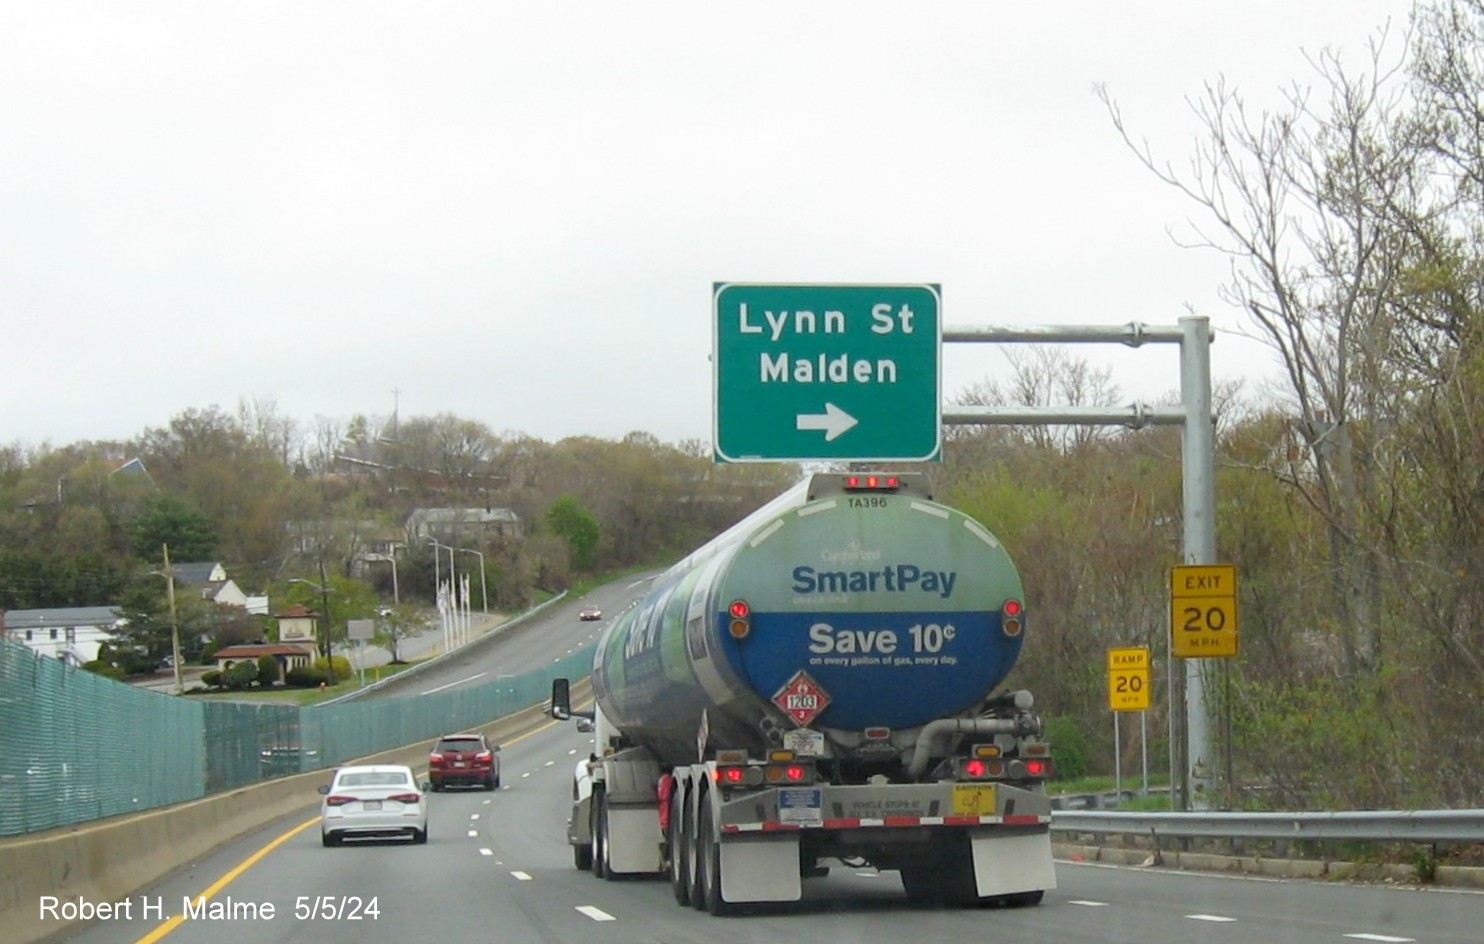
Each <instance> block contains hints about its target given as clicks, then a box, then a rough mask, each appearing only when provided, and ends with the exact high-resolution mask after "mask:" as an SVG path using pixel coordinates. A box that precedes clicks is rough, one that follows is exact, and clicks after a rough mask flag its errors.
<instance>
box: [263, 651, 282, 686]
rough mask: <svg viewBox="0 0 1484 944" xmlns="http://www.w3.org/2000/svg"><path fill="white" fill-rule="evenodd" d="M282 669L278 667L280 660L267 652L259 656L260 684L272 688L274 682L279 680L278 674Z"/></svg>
mask: <svg viewBox="0 0 1484 944" xmlns="http://www.w3.org/2000/svg"><path fill="white" fill-rule="evenodd" d="M280 671H281V670H280V669H279V667H278V660H277V659H276V658H274V657H273V656H270V655H268V654H267V653H266V652H265V653H263V654H262V655H260V656H258V684H259V685H261V686H263V687H264V688H272V687H273V684H274V683H275V682H277V681H278V675H279V672H280Z"/></svg>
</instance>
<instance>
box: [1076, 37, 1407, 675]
mask: <svg viewBox="0 0 1484 944" xmlns="http://www.w3.org/2000/svg"><path fill="white" fill-rule="evenodd" d="M1386 47H1387V33H1386V31H1385V30H1383V31H1382V32H1381V33H1380V34H1379V35H1378V36H1377V38H1376V39H1375V40H1374V41H1373V43H1372V44H1371V46H1370V47H1369V53H1370V55H1369V62H1368V66H1369V70H1368V71H1362V72H1359V73H1353V72H1351V71H1349V70H1347V68H1346V66H1345V64H1344V63H1343V62H1342V61H1341V58H1340V57H1339V55H1338V54H1336V53H1333V52H1330V51H1325V52H1322V53H1320V54H1318V55H1317V56H1314V57H1312V58H1311V59H1310V60H1309V61H1310V63H1311V65H1312V66H1313V69H1314V71H1315V73H1316V75H1317V77H1318V79H1319V82H1320V85H1321V89H1322V90H1323V91H1326V92H1327V93H1328V97H1327V99H1325V100H1323V101H1322V102H1320V103H1317V104H1316V103H1315V101H1314V99H1315V98H1316V95H1315V93H1314V92H1313V90H1312V89H1310V88H1308V87H1304V86H1301V85H1298V84H1294V85H1293V86H1291V87H1290V88H1288V89H1287V90H1286V92H1285V103H1286V104H1285V106H1284V107H1283V108H1281V109H1280V110H1277V111H1272V112H1263V113H1262V114H1260V115H1257V116H1253V115H1250V114H1249V113H1248V111H1247V108H1246V105H1245V102H1244V99H1243V97H1242V96H1241V95H1240V94H1238V93H1237V92H1236V91H1235V90H1232V89H1229V88H1228V87H1227V86H1226V84H1225V83H1224V82H1222V81H1218V82H1216V83H1214V84H1210V85H1208V86H1207V88H1206V91H1205V96H1204V97H1203V98H1202V99H1200V100H1198V101H1196V102H1193V103H1192V108H1193V110H1194V112H1195V113H1196V115H1197V117H1198V118H1199V120H1200V122H1201V124H1202V126H1203V140H1202V141H1200V142H1199V143H1198V145H1197V150H1196V153H1195V155H1194V156H1193V157H1192V158H1191V159H1190V164H1189V168H1188V170H1186V171H1183V172H1182V171H1177V170H1176V169H1174V168H1173V167H1172V166H1171V165H1169V164H1168V163H1164V162H1160V161H1158V160H1156V159H1155V157H1154V156H1153V155H1152V154H1151V153H1150V150H1149V148H1148V145H1147V144H1144V143H1140V142H1136V141H1135V140H1134V139H1133V138H1132V136H1131V135H1130V133H1129V131H1128V129H1127V128H1126V126H1125V124H1124V121H1123V117H1122V115H1121V113H1120V111H1119V108H1118V106H1117V105H1116V104H1115V103H1114V102H1113V100H1112V99H1111V98H1110V97H1109V95H1108V94H1107V92H1106V90H1100V91H1099V96H1100V98H1101V99H1102V101H1103V103H1104V104H1105V106H1106V107H1107V109H1108V112H1109V114H1110V116H1111V117H1112V120H1113V123H1114V126H1115V127H1116V128H1117V129H1118V132H1119V133H1120V134H1121V135H1122V136H1123V139H1124V141H1125V142H1126V143H1127V144H1128V146H1129V147H1130V149H1131V150H1132V151H1133V152H1134V154H1135V155H1136V156H1137V157H1138V159H1139V160H1140V161H1141V162H1142V163H1143V164H1144V165H1145V166H1146V167H1147V168H1149V169H1150V170H1151V171H1153V172H1154V173H1155V174H1156V175H1157V176H1158V177H1159V178H1160V179H1161V180H1163V181H1164V182H1166V183H1168V184H1170V185H1171V186H1174V187H1176V188H1177V189H1179V190H1180V191H1181V192H1183V193H1184V194H1186V195H1187V196H1188V197H1190V198H1191V199H1192V200H1193V201H1194V202H1195V203H1196V204H1197V205H1199V206H1200V207H1201V208H1202V210H1204V211H1205V215H1206V216H1207V218H1208V219H1209V221H1210V223H1208V224H1202V225H1194V226H1193V228H1194V233H1195V238H1194V239H1193V240H1184V241H1183V242H1184V243H1185V244H1187V245H1191V246H1196V247H1202V248H1207V249H1212V250H1215V251H1218V252H1221V253H1223V254H1225V255H1226V256H1227V257H1228V258H1229V260H1230V263H1231V280H1230V281H1229V282H1228V283H1227V285H1226V286H1224V287H1223V290H1222V297H1223V299H1224V300H1225V301H1227V302H1229V303H1231V304H1233V305H1235V306H1237V307H1239V308H1241V309H1242V310H1243V311H1245V312H1246V313H1247V314H1248V315H1249V316H1250V319H1251V323H1252V325H1253V329H1254V333H1255V335H1256V336H1257V337H1258V338H1260V339H1262V340H1263V341H1265V342H1266V343H1267V344H1268V345H1269V346H1270V347H1271V348H1272V349H1273V350H1274V351H1275V352H1276V353H1277V355H1278V358H1279V361H1280V363H1281V365H1282V368H1283V371H1284V377H1285V380H1286V384H1287V390H1286V392H1287V395H1288V397H1289V398H1290V399H1291V401H1292V403H1293V406H1294V408H1295V410H1296V413H1297V416H1296V420H1295V425H1294V433H1295V435H1296V437H1297V439H1298V440H1299V442H1300V443H1301V444H1302V451H1301V453H1298V454H1290V455H1289V456H1288V458H1291V459H1292V460H1294V461H1293V462H1292V463H1291V464H1289V465H1288V466H1287V467H1286V468H1275V470H1274V471H1275V473H1277V474H1280V475H1282V476H1283V478H1284V479H1285V480H1286V481H1288V482H1289V483H1290V484H1291V485H1292V486H1293V487H1295V488H1297V489H1298V490H1299V491H1300V492H1301V493H1302V495H1303V496H1304V498H1305V500H1306V501H1308V502H1309V504H1310V505H1311V506H1312V507H1313V508H1315V509H1316V510H1317V511H1319V512H1320V513H1321V514H1322V515H1323V516H1324V519H1325V521H1326V523H1327V526H1328V529H1329V538H1330V565H1331V577H1332V580H1333V587H1334V591H1335V592H1334V597H1335V599H1336V601H1337V603H1338V607H1339V612H1338V614H1337V620H1338V625H1339V627H1340V639H1341V642H1342V645H1343V648H1344V655H1345V663H1346V666H1347V668H1348V669H1349V671H1350V672H1351V673H1352V674H1360V673H1365V672H1369V671H1370V670H1372V669H1374V668H1376V667H1377V666H1378V664H1379V660H1380V657H1381V625H1382V620H1381V616H1380V595H1381V590H1382V583H1381V578H1382V577H1383V570H1384V566H1383V556H1382V550H1383V545H1384V544H1385V540H1386V527H1385V522H1386V521H1387V520H1388V518H1389V516H1390V515H1391V513H1392V511H1393V510H1394V503H1395V495H1394V494H1393V493H1392V492H1391V491H1390V490H1389V489H1388V487H1387V483H1388V480H1389V475H1388V471H1387V469H1386V468H1384V467H1383V464H1384V462H1385V461H1386V460H1387V456H1388V452H1387V450H1386V448H1385V446H1386V441H1387V440H1388V439H1389V437H1390V436H1391V434H1392V430H1393V429H1394V426H1395V423H1394V419H1395V417H1396V416H1397V411H1398V403H1397V396H1398V392H1399V391H1398V389H1397V387H1396V386H1395V385H1394V384H1392V383H1390V382H1389V381H1390V380H1391V375H1390V373H1389V371H1390V370H1391V366H1392V365H1393V364H1394V363H1395V359H1394V356H1393V355H1394V353H1395V350H1396V346H1397V340H1398V330H1397V328H1398V319H1397V299H1398V297H1399V296H1400V295H1401V294H1402V293H1403V283H1404V281H1405V278H1406V276H1407V274H1408V273H1409V272H1410V268H1411V265H1412V263H1413V262H1414V261H1415V260H1416V258H1417V256H1418V252H1419V247H1418V244H1417V241H1416V239H1415V238H1414V237H1413V236H1412V235H1411V234H1410V233H1409V232H1408V230H1407V229H1406V228H1405V227H1399V226H1397V225H1396V219H1397V218H1398V217H1399V216H1404V217H1406V218H1408V219H1411V220H1425V219H1427V218H1428V217H1429V216H1430V214H1431V212H1432V211H1431V210H1430V209H1429V208H1428V207H1427V205H1426V204H1427V201H1428V199H1429V198H1430V194H1429V191H1428V188H1427V186H1426V180H1427V174H1428V159H1427V155H1426V153H1425V151H1424V150H1423V149H1421V148H1420V147H1419V140H1420V139H1419V135H1418V133H1417V125H1416V123H1415V120H1414V117H1413V116H1412V115H1411V114H1410V113H1409V112H1408V111H1407V108H1406V105H1407V104H1408V99H1407V95H1406V87H1405V84H1404V82H1403V81H1402V78H1403V73H1402V68H1401V63H1399V62H1398V63H1394V64H1393V63H1390V62H1389V60H1388V53H1387V51H1386ZM1280 455H1281V454H1280Z"/></svg>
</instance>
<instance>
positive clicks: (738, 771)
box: [721, 767, 744, 783]
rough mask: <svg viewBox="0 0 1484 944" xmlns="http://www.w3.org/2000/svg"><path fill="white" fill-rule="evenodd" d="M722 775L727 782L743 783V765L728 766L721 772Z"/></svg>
mask: <svg viewBox="0 0 1484 944" xmlns="http://www.w3.org/2000/svg"><path fill="white" fill-rule="evenodd" d="M721 776H722V779H723V780H725V781H726V782H727V783H741V782H742V778H743V776H744V773H743V770H742V768H741V767H728V768H726V769H725V770H723V771H722V772H721Z"/></svg>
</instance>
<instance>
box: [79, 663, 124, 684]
mask: <svg viewBox="0 0 1484 944" xmlns="http://www.w3.org/2000/svg"><path fill="white" fill-rule="evenodd" d="M82 667H83V671H85V672H92V673H94V674H96V675H101V676H103V677H104V678H111V679H113V680H114V681H115V682H122V681H123V680H124V679H125V678H127V676H126V675H125V674H124V670H123V669H121V668H119V667H118V666H116V665H112V664H110V663H107V662H104V661H103V660H102V659H94V660H93V661H92V662H84V663H83V664H82Z"/></svg>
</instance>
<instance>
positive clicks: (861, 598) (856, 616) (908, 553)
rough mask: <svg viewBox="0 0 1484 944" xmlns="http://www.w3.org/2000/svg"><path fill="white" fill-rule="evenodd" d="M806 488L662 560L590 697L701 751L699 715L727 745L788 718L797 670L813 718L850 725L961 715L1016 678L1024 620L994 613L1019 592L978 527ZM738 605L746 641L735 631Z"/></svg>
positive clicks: (623, 721)
mask: <svg viewBox="0 0 1484 944" xmlns="http://www.w3.org/2000/svg"><path fill="white" fill-rule="evenodd" d="M807 494H808V490H807V488H805V487H804V486H800V487H797V488H795V489H793V490H791V491H790V492H787V493H785V494H784V495H783V496H781V497H780V498H779V499H776V500H775V501H773V502H772V503H770V504H769V505H767V506H764V508H762V509H760V510H759V512H757V513H755V514H753V515H751V516H749V517H748V518H746V519H744V520H743V521H742V522H741V523H740V524H738V525H737V526H736V527H733V528H732V529H730V530H728V531H727V532H725V533H724V534H722V535H721V536H719V537H718V538H716V539H715V540H714V541H712V542H711V543H709V544H707V545H705V546H703V547H702V548H700V549H699V550H698V551H696V552H695V553H693V554H692V555H691V556H690V557H688V558H687V559H686V560H684V561H682V562H681V563H679V564H677V565H676V566H675V567H674V568H671V570H669V571H667V572H666V573H665V574H663V575H662V576H660V577H659V578H657V579H656V581H655V584H654V587H653V589H652V590H651V591H650V593H649V594H647V595H646V596H645V597H644V599H643V600H641V601H640V602H639V603H638V604H637V605H636V606H635V607H634V608H632V609H631V610H629V611H628V612H627V613H625V614H624V615H623V616H622V617H620V618H619V619H618V620H616V621H615V622H614V624H613V625H612V626H611V627H610V628H609V630H608V632H607V633H606V634H605V635H604V637H603V638H602V639H601V640H600V641H599V644H598V649H597V652H596V654H595V658H594V671H593V683H594V692H595V694H596V697H597V700H598V704H599V706H600V707H601V708H602V710H603V712H604V714H605V715H606V717H607V718H608V720H609V721H610V722H612V723H613V724H614V725H616V726H617V727H618V729H619V730H620V731H622V732H623V733H624V734H625V735H626V736H627V737H628V738H629V739H630V740H631V741H633V742H635V743H640V744H646V745H649V746H650V747H652V748H653V749H655V750H656V752H657V753H659V754H660V755H661V758H662V759H663V760H666V761H667V762H670V763H681V762H691V761H694V760H695V759H697V753H698V748H697V744H696V740H697V732H698V730H699V729H700V727H701V717H702V713H703V712H705V713H706V716H707V725H708V727H709V728H710V729H711V730H712V731H713V732H716V731H726V732H728V735H727V738H726V743H728V744H729V746H737V747H749V748H751V747H756V748H759V749H761V748H763V747H765V746H766V745H765V744H764V743H763V742H762V741H763V736H762V734H761V733H759V732H760V722H762V723H763V725H768V724H772V725H774V726H776V727H784V728H786V727H789V726H792V725H793V723H794V722H793V721H791V720H789V719H788V718H787V716H785V715H784V714H783V713H782V711H781V710H780V709H779V708H778V707H777V706H775V705H773V704H772V699H773V697H774V696H775V695H776V694H777V693H778V692H779V691H780V690H781V689H783V687H784V686H785V685H787V684H788V683H789V682H790V680H791V679H793V678H794V677H795V675H796V673H798V672H800V671H803V672H806V673H807V674H808V676H809V677H810V678H811V679H813V681H814V682H815V683H817V685H818V686H819V687H820V688H821V689H823V691H824V692H825V694H826V695H827V696H828V698H829V703H828V705H827V707H825V708H824V710H823V711H822V712H821V713H819V715H818V716H817V717H816V718H815V719H814V720H813V721H812V722H811V723H810V727H813V728H817V729H822V730H830V729H836V730H849V731H863V730H865V729H867V728H873V727H885V728H891V729H894V730H901V729H910V728H916V727H920V726H921V725H924V724H927V723H928V722H930V721H934V720H937V719H940V718H950V717H955V716H962V715H967V714H971V713H973V712H974V711H975V710H976V709H977V708H978V707H979V706H980V705H981V704H982V703H983V701H984V699H985V698H986V697H988V696H989V695H990V693H991V692H992V691H993V690H994V689H995V688H996V687H997V686H998V685H999V684H1000V683H1001V682H1002V681H1004V679H1005V677H1006V676H1007V675H1008V674H1009V672H1010V670H1011V668H1012V667H1013V666H1014V665H1015V661H1016V658H1017V657H1018V656H1019V654H1020V647H1021V642H1022V640H1023V638H1024V632H1023V631H1019V629H1017V627H1019V628H1023V627H1024V625H1025V624H1024V620H1023V614H1022V617H1021V619H1020V620H1019V621H1017V622H1016V623H1015V624H1012V627H1011V629H1012V631H1011V632H1007V631H1006V624H1005V622H1004V621H1003V619H1002V610H1003V608H1004V605H1005V603H1006V601H1007V600H1016V601H1023V599H1024V597H1023V593H1022V587H1021V583H1020V576H1019V574H1018V573H1017V571H1016V569H1015V565H1014V563H1013V562H1012V561H1011V559H1010V556H1009V554H1007V553H1006V551H1005V549H1004V548H1003V547H1002V546H1001V544H1000V542H999V541H998V540H997V539H996V538H995V537H994V535H992V534H991V533H990V532H989V531H988V529H986V528H985V527H984V526H983V525H981V524H979V523H978V522H977V521H975V520H974V519H972V518H970V517H968V516H967V515H964V514H963V513H962V512H959V511H956V510H954V509H952V508H950V507H948V506H946V505H942V504H939V503H937V502H933V501H929V500H926V499H923V498H920V497H913V496H911V495H902V494H877V493H868V494H858V493H845V494H832V495H829V496H827V497H824V498H820V499H817V500H812V501H811V500H808V498H807ZM738 600H740V601H744V602H745V603H746V604H747V608H748V609H749V610H750V617H749V620H750V623H749V627H748V632H747V634H746V635H745V637H744V638H741V639H736V638H733V636H732V634H731V633H730V632H729V631H728V625H729V623H730V617H729V613H728V610H729V607H730V605H731V604H732V603H733V602H734V601H738ZM765 716H766V717H768V718H771V719H772V721H771V722H765V721H764V718H765ZM737 738H741V739H743V740H744V743H741V744H736V743H733V741H734V740H735V739H737ZM748 739H751V741H750V742H749V740H748ZM667 755H670V756H667Z"/></svg>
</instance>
